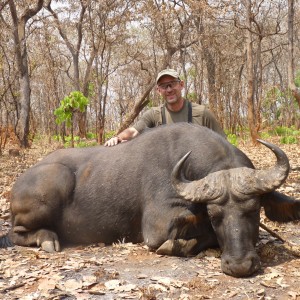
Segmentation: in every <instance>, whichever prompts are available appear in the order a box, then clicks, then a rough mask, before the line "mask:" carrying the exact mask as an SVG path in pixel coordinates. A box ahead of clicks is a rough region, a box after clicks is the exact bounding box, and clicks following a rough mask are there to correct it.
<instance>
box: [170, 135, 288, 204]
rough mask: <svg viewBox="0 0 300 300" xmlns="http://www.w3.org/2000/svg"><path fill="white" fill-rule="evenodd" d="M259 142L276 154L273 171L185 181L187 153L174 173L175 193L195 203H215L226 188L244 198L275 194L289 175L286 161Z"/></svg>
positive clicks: (235, 171) (234, 171)
mask: <svg viewBox="0 0 300 300" xmlns="http://www.w3.org/2000/svg"><path fill="white" fill-rule="evenodd" d="M258 141H259V142H260V143H261V144H263V145H265V146H266V147H268V148H269V149H271V150H272V152H273V153H274V154H275V156H276V158H277V163H276V164H275V166H274V167H272V168H270V169H267V170H256V169H251V168H247V167H241V168H235V169H229V170H221V171H217V172H214V173H210V174H208V175H207V176H206V177H204V178H202V179H200V180H195V181H188V180H187V179H186V178H185V177H184V175H183V172H182V167H183V164H184V162H185V161H186V159H187V158H188V156H189V155H190V153H191V152H188V153H187V154H186V155H185V156H183V157H182V158H181V159H180V160H179V161H178V163H177V164H176V165H175V167H174V169H173V172H172V177H171V178H172V179H171V180H172V184H173V186H174V188H175V190H176V191H177V193H178V194H179V195H180V196H181V197H183V198H184V199H186V200H189V201H194V202H206V201H210V200H214V199H217V198H219V197H221V196H222V195H223V194H225V193H226V188H229V189H231V191H232V192H238V193H240V194H244V195H251V194H264V193H268V192H271V191H274V190H275V189H276V188H278V187H279V186H280V185H282V184H283V182H284V181H285V179H286V178H287V176H288V174H289V169H290V165H289V160H288V157H287V156H286V154H285V153H284V152H283V151H282V150H281V149H280V148H279V147H277V146H275V145H273V144H270V143H268V142H265V141H262V140H258ZM228 179H229V180H230V183H229V182H228ZM225 181H226V182H225ZM230 185H231V186H230Z"/></svg>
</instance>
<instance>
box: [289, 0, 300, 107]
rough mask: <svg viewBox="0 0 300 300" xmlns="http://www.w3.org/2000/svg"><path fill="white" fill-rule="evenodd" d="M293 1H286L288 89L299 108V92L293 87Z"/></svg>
mask: <svg viewBox="0 0 300 300" xmlns="http://www.w3.org/2000/svg"><path fill="white" fill-rule="evenodd" d="M294 15H295V9H294V0H288V43H289V55H288V87H289V89H290V90H291V92H292V94H293V96H294V97H295V99H296V101H297V103H298V105H299V107H300V90H299V89H298V88H297V87H296V85H295V82H294V80H295V78H294V77H295V67H294Z"/></svg>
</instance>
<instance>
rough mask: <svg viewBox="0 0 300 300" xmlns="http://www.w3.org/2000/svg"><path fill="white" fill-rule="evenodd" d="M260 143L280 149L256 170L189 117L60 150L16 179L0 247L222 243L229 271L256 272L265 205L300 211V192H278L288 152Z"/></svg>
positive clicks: (175, 251) (192, 250)
mask: <svg viewBox="0 0 300 300" xmlns="http://www.w3.org/2000/svg"><path fill="white" fill-rule="evenodd" d="M261 143H263V144H264V145H265V146H267V147H268V148H270V149H271V150H272V151H273V152H274V154H275V155H276V157H277V163H276V165H275V166H274V167H272V168H270V169H268V170H255V169H254V167H253V164H252V163H251V161H250V159H249V158H248V157H247V156H246V155H245V154H244V153H243V152H241V151H240V150H239V149H237V148H236V147H234V146H232V145H231V144H230V143H229V142H228V141H227V140H225V139H224V138H223V137H221V136H220V135H218V134H216V133H215V132H213V131H211V130H210V129H207V128H205V127H200V126H196V125H192V124H185V123H182V124H175V125H171V126H161V127H159V128H155V129H152V130H149V131H147V132H145V133H143V134H142V135H140V136H139V137H137V138H136V139H134V140H132V141H130V142H127V143H123V144H120V145H117V146H115V147H112V148H107V147H92V148H85V149H64V150H57V151H55V152H53V153H51V154H50V155H48V156H47V157H45V158H44V159H43V160H42V161H40V162H39V163H37V164H36V165H35V166H33V167H31V168H29V169H28V170H27V171H26V172H25V173H24V174H23V175H21V176H20V177H19V178H18V180H17V181H16V183H15V184H14V186H13V189H12V193H11V222H12V229H11V231H10V232H9V233H8V235H7V236H5V237H2V239H1V244H2V247H4V246H7V245H10V244H11V243H13V244H16V245H21V246H41V247H42V248H43V249H44V250H46V251H49V252H52V251H59V250H60V247H61V245H62V246H68V245H76V244H81V245H86V244H91V243H97V242H103V243H107V244H109V243H113V242H116V241H118V240H125V241H127V242H130V241H131V242H135V243H136V242H144V243H145V244H146V245H148V246H149V247H150V248H151V249H153V250H155V249H157V252H158V253H161V254H168V255H180V256H188V255H194V254H197V253H199V252H200V251H202V250H203V249H205V248H208V247H214V246H220V248H221V250H222V270H223V271H224V272H225V273H227V274H229V275H232V276H236V277H242V276H248V275H251V274H252V273H254V272H255V271H256V270H258V269H259V266H260V262H259V258H258V255H257V254H256V251H255V244H256V242H257V240H258V232H259V220H260V208H261V207H262V206H263V207H264V209H265V212H266V215H267V217H268V218H270V219H271V220H275V221H280V222H287V221H291V220H295V219H299V217H300V213H299V212H300V205H299V203H300V201H299V202H298V201H296V200H293V199H290V198H289V197H287V196H285V195H282V194H280V193H278V192H275V189H276V188H278V187H279V186H280V185H281V184H282V183H283V182H284V181H285V179H286V177H287V176H288V173H289V162H288V158H287V156H286V155H285V154H284V152H283V151H282V150H280V149H279V148H278V147H277V146H275V145H271V144H269V143H266V142H262V141H261ZM189 151H191V153H190V154H189V155H188V154H187V152H189ZM186 154H187V155H186Z"/></svg>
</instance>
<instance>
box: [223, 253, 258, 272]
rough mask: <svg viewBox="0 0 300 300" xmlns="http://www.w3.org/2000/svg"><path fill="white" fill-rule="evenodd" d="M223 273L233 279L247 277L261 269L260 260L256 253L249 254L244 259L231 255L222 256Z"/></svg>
mask: <svg viewBox="0 0 300 300" xmlns="http://www.w3.org/2000/svg"><path fill="white" fill-rule="evenodd" d="M221 266H222V271H223V272H224V273H226V274H228V275H230V276H233V277H247V276H250V275H252V274H253V273H254V272H256V271H257V270H259V269H260V260H259V257H258V256H257V254H256V253H249V254H247V255H246V256H244V257H242V258H236V257H234V256H233V255H230V254H223V255H222V263H221Z"/></svg>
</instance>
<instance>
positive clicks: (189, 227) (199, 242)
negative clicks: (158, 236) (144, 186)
mask: <svg viewBox="0 0 300 300" xmlns="http://www.w3.org/2000/svg"><path fill="white" fill-rule="evenodd" d="M203 228H205V230H203ZM216 245H217V240H216V236H215V234H214V231H213V229H212V227H211V225H210V222H209V219H208V218H206V216H205V214H203V212H202V211H201V212H199V213H196V214H194V213H192V212H191V211H189V210H186V211H184V212H183V213H181V214H180V215H179V216H178V217H176V218H174V219H173V220H172V222H171V224H170V227H169V235H168V240H167V241H166V242H164V243H163V244H162V245H161V246H160V247H159V248H158V249H157V251H156V252H157V253H158V254H164V255H174V256H184V257H186V256H191V255H196V254H198V253H199V252H200V251H202V250H204V249H207V248H208V247H212V246H216Z"/></svg>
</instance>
